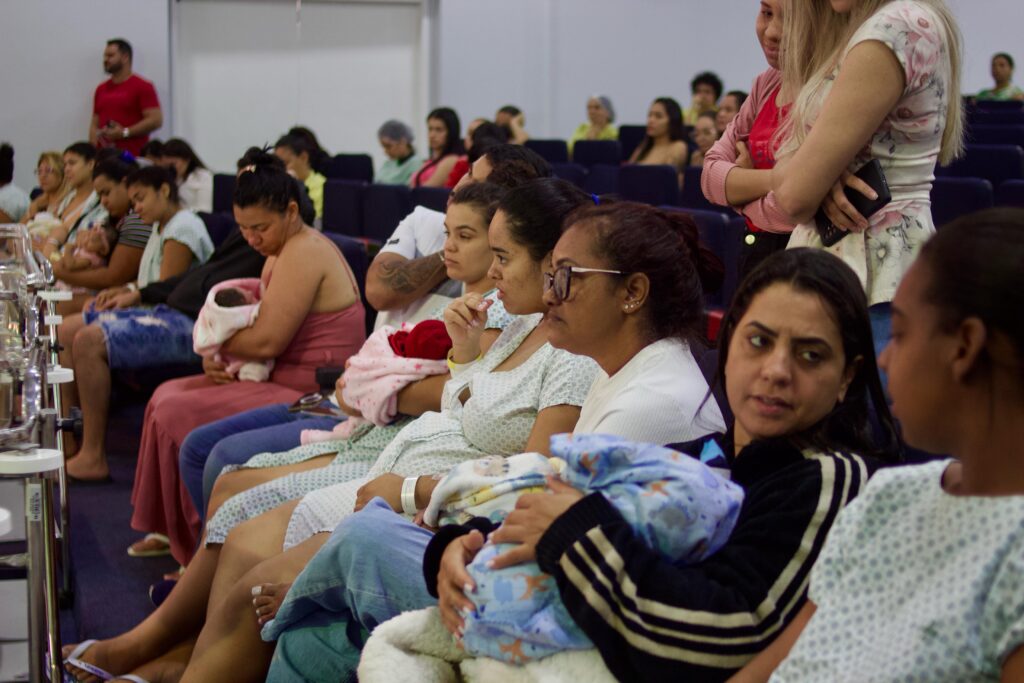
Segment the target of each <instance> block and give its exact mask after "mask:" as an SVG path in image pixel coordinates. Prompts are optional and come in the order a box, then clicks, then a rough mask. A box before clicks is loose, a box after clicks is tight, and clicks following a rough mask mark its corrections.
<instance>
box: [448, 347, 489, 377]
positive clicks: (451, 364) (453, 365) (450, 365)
mask: <svg viewBox="0 0 1024 683" xmlns="http://www.w3.org/2000/svg"><path fill="white" fill-rule="evenodd" d="M483 357H484V354H483V352H480V355H478V356H477V357H476V358H474V359H473V360H471V361H469V362H468V363H456V362H455V361H454V360H453V359H452V351H449V352H448V369H449V370H451V371H453V372H454V371H456V370H458V369H459V368H460V367H465V366H466V365H472V364H473V363H475V362H477V361H478V360H480V359H481V358H483Z"/></svg>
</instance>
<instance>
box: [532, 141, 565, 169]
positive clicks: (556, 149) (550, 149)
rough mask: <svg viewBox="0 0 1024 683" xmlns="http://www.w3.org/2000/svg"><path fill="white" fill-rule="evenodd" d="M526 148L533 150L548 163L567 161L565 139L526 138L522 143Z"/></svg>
mask: <svg viewBox="0 0 1024 683" xmlns="http://www.w3.org/2000/svg"><path fill="white" fill-rule="evenodd" d="M523 146H524V147H526V148H527V149H530V150H533V151H534V152H536V153H537V154H539V155H540V156H541V157H543V158H544V159H545V160H546V161H547V162H548V163H549V164H564V163H566V162H568V161H569V147H568V146H567V145H566V144H565V140H532V139H531V140H527V141H526V142H525V143H523Z"/></svg>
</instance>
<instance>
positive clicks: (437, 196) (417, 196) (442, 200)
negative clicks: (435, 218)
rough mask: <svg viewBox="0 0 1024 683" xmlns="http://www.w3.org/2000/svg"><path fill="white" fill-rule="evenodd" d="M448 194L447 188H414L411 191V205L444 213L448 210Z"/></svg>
mask: <svg viewBox="0 0 1024 683" xmlns="http://www.w3.org/2000/svg"><path fill="white" fill-rule="evenodd" d="M449 194H451V190H449V189H448V188H447V187H416V188H413V191H412V203H413V206H425V207H427V208H428V209H433V210H434V211H440V212H441V213H444V212H445V211H446V210H447V209H448V195H449Z"/></svg>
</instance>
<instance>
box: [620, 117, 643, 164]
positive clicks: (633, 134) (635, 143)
mask: <svg viewBox="0 0 1024 683" xmlns="http://www.w3.org/2000/svg"><path fill="white" fill-rule="evenodd" d="M646 135H647V126H628V125H627V126H619V146H620V147H621V149H622V160H623V161H626V160H627V159H629V157H630V156H632V154H633V150H635V149H636V148H637V147H639V146H640V143H641V142H642V141H643V139H644V137H646Z"/></svg>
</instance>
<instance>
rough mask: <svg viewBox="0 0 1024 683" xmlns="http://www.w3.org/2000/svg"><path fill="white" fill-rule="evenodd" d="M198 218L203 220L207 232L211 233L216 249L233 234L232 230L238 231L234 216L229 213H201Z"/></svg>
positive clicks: (211, 239)
mask: <svg viewBox="0 0 1024 683" xmlns="http://www.w3.org/2000/svg"><path fill="white" fill-rule="evenodd" d="M198 216H199V218H201V219H202V221H203V225H205V226H206V232H207V233H209V235H210V241H211V242H213V246H214V248H216V247H219V246H220V244H221V242H223V241H224V240H225V239H227V236H228V235H230V234H231V231H232V230H237V229H238V224H237V223H235V217H234V215H233V214H231V213H229V212H227V211H215V212H213V213H206V212H205V211H199V212H198Z"/></svg>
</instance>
